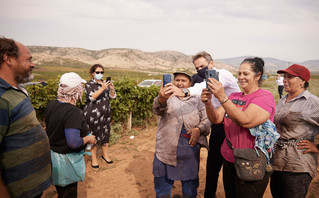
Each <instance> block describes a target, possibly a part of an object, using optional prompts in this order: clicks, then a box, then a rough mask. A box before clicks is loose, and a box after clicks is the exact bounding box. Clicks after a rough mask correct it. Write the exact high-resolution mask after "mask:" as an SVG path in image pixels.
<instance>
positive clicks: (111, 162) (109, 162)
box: [102, 155, 113, 164]
mask: <svg viewBox="0 0 319 198" xmlns="http://www.w3.org/2000/svg"><path fill="white" fill-rule="evenodd" d="M102 159H104V161H105V162H106V163H108V164H113V161H112V160H111V161H107V160H106V159H105V158H104V156H103V155H102Z"/></svg>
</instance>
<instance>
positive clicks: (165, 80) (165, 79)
mask: <svg viewBox="0 0 319 198" xmlns="http://www.w3.org/2000/svg"><path fill="white" fill-rule="evenodd" d="M170 82H172V75H170V74H164V75H163V87H164V86H165V85H166V84H167V83H170Z"/></svg>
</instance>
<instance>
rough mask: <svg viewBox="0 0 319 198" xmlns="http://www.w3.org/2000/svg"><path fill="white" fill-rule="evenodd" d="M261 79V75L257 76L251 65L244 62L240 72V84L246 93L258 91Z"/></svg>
mask: <svg viewBox="0 0 319 198" xmlns="http://www.w3.org/2000/svg"><path fill="white" fill-rule="evenodd" d="M259 79H260V74H256V73H255V72H254V71H253V70H252V68H251V65H250V64H249V63H247V62H244V63H242V64H241V65H240V67H239V70H238V83H239V84H240V87H241V88H242V89H243V90H244V92H250V91H251V90H253V89H256V88H257V89H258V88H259V84H258V80H259Z"/></svg>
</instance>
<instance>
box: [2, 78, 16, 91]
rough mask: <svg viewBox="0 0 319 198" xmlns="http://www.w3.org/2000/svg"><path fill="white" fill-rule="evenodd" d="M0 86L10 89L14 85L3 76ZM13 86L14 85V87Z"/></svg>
mask: <svg viewBox="0 0 319 198" xmlns="http://www.w3.org/2000/svg"><path fill="white" fill-rule="evenodd" d="M0 87H1V88H4V89H9V88H11V87H12V86H11V85H10V84H9V83H7V81H5V80H3V79H2V78H0ZM12 88H13V87H12Z"/></svg>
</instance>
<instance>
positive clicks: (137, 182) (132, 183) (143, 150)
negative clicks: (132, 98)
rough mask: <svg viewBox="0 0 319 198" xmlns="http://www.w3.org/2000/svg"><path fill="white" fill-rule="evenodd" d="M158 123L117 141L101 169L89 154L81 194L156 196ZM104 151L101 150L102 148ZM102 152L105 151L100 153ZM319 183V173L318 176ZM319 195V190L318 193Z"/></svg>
mask: <svg viewBox="0 0 319 198" xmlns="http://www.w3.org/2000/svg"><path fill="white" fill-rule="evenodd" d="M155 135H156V127H150V128H146V129H143V130H140V132H139V134H138V135H137V136H136V137H135V138H134V139H130V138H129V136H124V137H122V138H121V139H120V140H119V141H118V143H117V144H115V145H112V146H111V147H110V148H109V151H110V155H111V157H112V159H113V161H114V164H113V165H107V164H106V163H105V162H104V161H103V162H102V160H101V159H100V161H99V163H100V169H99V170H93V169H92V167H91V160H90V157H89V156H85V160H86V167H87V170H86V177H85V180H84V182H83V183H82V182H79V186H78V187H79V188H78V197H79V198H105V197H112V198H113V197H115V198H117V197H125V198H126V197H129V198H147V197H150V198H153V197H155V191H154V187H153V185H154V184H153V175H152V166H153V158H154V151H155ZM99 151H100V150H99ZM99 155H101V153H99ZM206 156H207V151H206V149H202V150H201V157H200V158H201V164H200V170H199V178H200V185H199V188H198V197H199V198H200V197H204V196H203V194H204V188H205V167H206ZM315 180H316V181H317V182H318V183H319V177H318V176H317V178H315ZM317 195H318V197H319V193H317ZM42 197H52V198H55V197H57V194H56V192H55V187H53V186H51V187H50V188H49V189H48V190H46V191H45V192H44V195H43V196H42ZM172 197H181V185H180V182H175V183H174V186H173V190H172ZM217 197H218V198H224V197H225V194H224V188H223V184H222V178H221V175H220V179H219V184H218V191H217ZM271 197H272V196H271V194H270V190H269V187H268V188H267V189H266V192H265V194H264V198H271Z"/></svg>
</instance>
